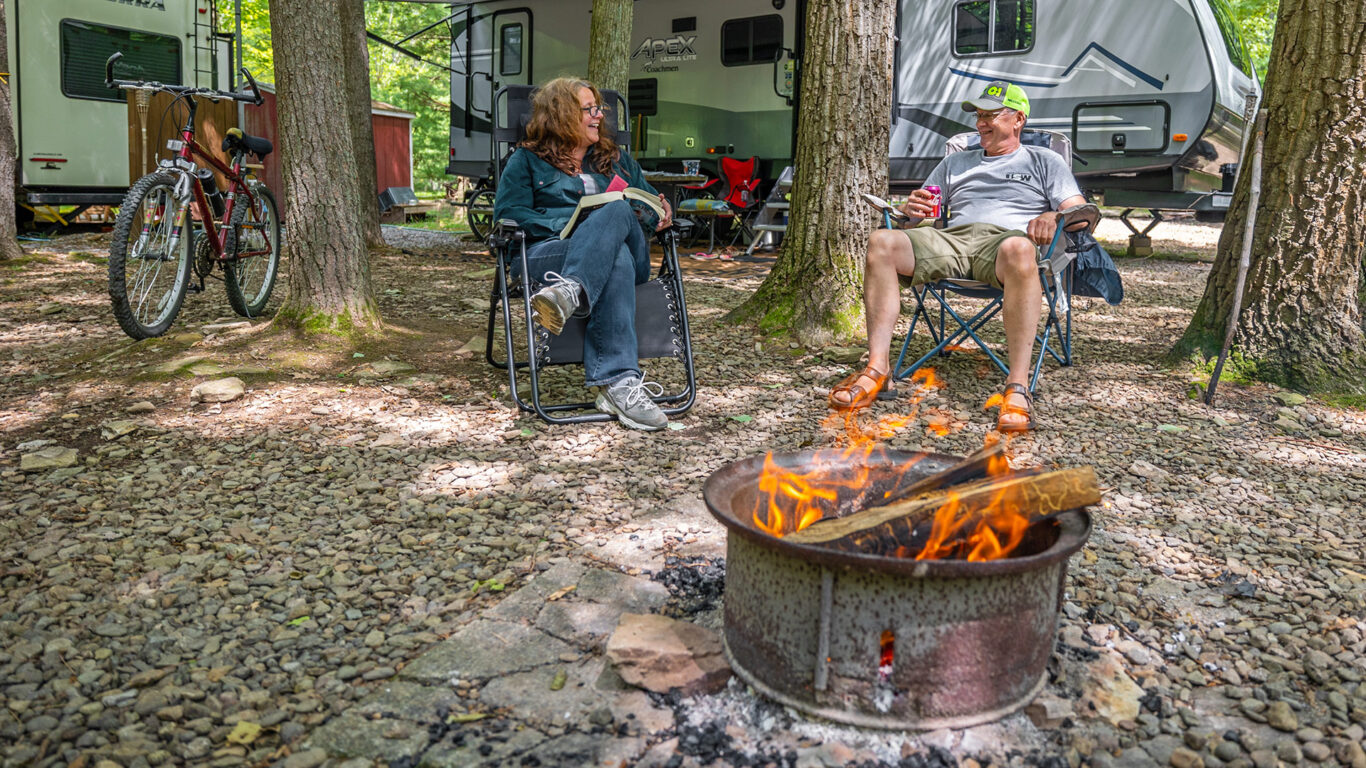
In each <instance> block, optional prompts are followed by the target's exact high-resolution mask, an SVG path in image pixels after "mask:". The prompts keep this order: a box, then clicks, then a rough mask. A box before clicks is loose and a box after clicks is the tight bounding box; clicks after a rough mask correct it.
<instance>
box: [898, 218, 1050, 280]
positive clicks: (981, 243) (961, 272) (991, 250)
mask: <svg viewBox="0 0 1366 768" xmlns="http://www.w3.org/2000/svg"><path fill="white" fill-rule="evenodd" d="M902 231H903V232H905V233H906V237H909V238H910V239H911V248H912V250H914V252H915V274H913V275H902V276H901V284H902V285H903V286H911V285H924V284H925V283H932V282H934V281H935V280H940V279H942V278H945V277H958V278H971V279H973V280H976V281H978V282H982V283H987V284H989V285H992V286H995V287H997V288H1002V287H1003V286H1002V285H1001V278H999V277H997V276H996V251H997V249H999V248H1000V247H1001V243H1002V242H1003V241H1005V240H1006V239H1007V238H1011V237H1028V235H1026V234H1025V233H1024V232H1021V231H1020V230H1018V229H1006V228H1004V227H998V226H996V225H995V224H960V225H958V226H956V227H949V228H948V229H934V228H933V227H915V228H914V229H905V230H902Z"/></svg>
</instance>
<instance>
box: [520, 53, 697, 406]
mask: <svg viewBox="0 0 1366 768" xmlns="http://www.w3.org/2000/svg"><path fill="white" fill-rule="evenodd" d="M603 112H604V107H603V104H602V94H601V93H599V92H598V89H597V88H595V87H593V85H592V84H590V83H587V82H584V81H582V80H577V79H574V78H566V77H562V78H558V79H555V80H551V81H550V82H548V83H546V84H545V85H543V86H541V87H540V88H539V89H537V90H536V92H535V93H534V94H533V95H532V98H531V117H530V120H529V121H528V122H527V126H526V140H525V141H523V142H522V143H521V145H520V146H519V147H518V148H517V150H516V151H515V152H514V153H513V154H512V157H511V158H510V159H509V160H508V162H507V167H506V168H504V170H503V175H502V177H501V178H500V179H499V181H498V199H497V202H496V203H495V205H494V209H493V217H494V221H499V220H502V219H505V218H506V219H513V220H515V221H516V222H517V223H518V224H519V225H520V226H521V227H522V229H523V230H524V231H525V232H526V236H527V243H528V248H527V260H528V263H529V264H530V269H531V273H532V276H533V277H534V278H537V279H539V280H540V281H541V282H543V283H546V286H545V287H544V288H542V289H541V290H539V291H537V292H536V294H535V295H533V296H532V297H531V308H532V312H533V314H534V318H535V321H536V322H537V323H538V324H540V325H541V326H543V327H544V328H545V329H546V330H548V331H550V332H551V333H553V334H557V335H558V334H559V333H560V331H561V330H563V329H564V324H565V321H566V320H567V319H568V318H570V317H571V316H587V317H588V328H587V332H586V333H585V334H584V341H583V347H584V349H583V361H584V368H585V378H586V380H587V384H588V386H590V387H597V388H598V397H597V407H598V409H599V410H601V411H604V412H606V413H610V414H613V415H615V416H616V417H617V419H618V420H619V421H621V423H623V424H625V425H626V426H628V427H633V428H635V429H644V430H651V431H653V430H658V429H663V428H664V427H666V426H667V425H668V423H669V420H668V417H666V416H665V415H664V412H663V411H662V410H661V409H660V407H659V406H658V405H656V404H655V402H654V401H653V400H652V399H651V393H652V392H653V393H654V395H655V396H658V395H659V394H660V393H662V391H663V390H662V389H661V388H660V387H659V385H658V384H655V383H654V382H646V381H644V378H643V376H642V374H641V371H640V360H639V358H638V357H637V354H636V328H635V320H636V286H637V285H639V284H641V283H644V282H645V281H647V280H649V279H650V244H649V241H648V240H647V239H646V233H645V231H644V229H642V227H643V226H646V225H643V224H642V222H641V220H640V219H638V218H637V216H636V214H635V211H634V209H632V208H631V205H630V204H629V203H627V202H625V201H624V200H618V201H616V202H613V203H609V204H607V205H604V206H602V207H601V208H598V209H596V210H594V211H593V212H592V213H591V214H590V215H589V216H588V218H586V219H584V220H583V223H581V224H579V226H578V227H577V228H576V229H575V230H574V232H573V234H571V235H570V236H569V239H567V240H561V239H559V233H560V231H561V230H562V229H563V228H564V227H565V225H566V224H568V223H569V218H570V215H571V214H573V212H574V209H575V207H576V206H577V205H578V202H579V198H581V197H583V196H584V195H592V194H597V193H599V192H605V191H607V190H608V189H609V188H611V189H616V188H620V187H624V186H632V187H637V188H639V189H643V190H647V191H649V192H651V193H654V194H659V193H658V192H657V191H656V190H655V189H654V187H651V186H650V184H649V183H648V182H647V181H645V177H644V176H643V175H642V173H641V170H640V166H639V165H637V164H636V162H635V161H634V160H632V159H631V158H630V156H628V155H626V154H624V153H622V151H621V150H620V149H619V148H618V147H617V145H616V143H615V142H614V141H613V140H612V137H611V136H610V135H608V132H607V131H604V130H602V128H603V125H602V124H603ZM618 179H619V180H618ZM659 200H660V203H661V205H662V206H663V208H664V211H665V215H664V218H663V219H662V220H660V221H659V222H658V223H657V225H655V226H654V229H655V230H656V231H658V230H661V229H664V228H665V227H668V226H669V225H670V224H671V223H672V222H671V216H672V212H671V211H670V210H669V204H668V202H667V201H666V200H665V199H664V196H663V195H660V196H659Z"/></svg>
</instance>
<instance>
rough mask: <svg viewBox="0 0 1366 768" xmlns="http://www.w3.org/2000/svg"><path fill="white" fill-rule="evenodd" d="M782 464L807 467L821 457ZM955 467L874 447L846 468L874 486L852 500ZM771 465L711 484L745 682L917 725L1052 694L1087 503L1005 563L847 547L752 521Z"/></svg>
mask: <svg viewBox="0 0 1366 768" xmlns="http://www.w3.org/2000/svg"><path fill="white" fill-rule="evenodd" d="M823 456H828V453H823ZM772 460H773V461H774V462H776V463H778V464H779V465H780V466H783V467H785V468H790V469H794V470H799V469H802V468H805V467H810V466H813V465H814V463H815V462H816V460H817V452H816V451H802V452H796V453H786V454H776V453H775V454H773V456H772ZM955 461H956V459H955V457H952V456H946V455H942V454H911V453H904V452H898V451H879V452H875V453H874V454H873V455H872V456H870V457H868V458H867V459H862V458H860V460H859V463H858V464H857V465H855V464H850V466H849V467H848V471H849V473H850V475H851V476H852V475H855V474H862V473H863V472H864V471H865V470H866V471H867V480H866V486H865V487H864V488H863V489H862V490H861V491H850V494H851V495H859V494H860V493H862V494H864V495H867V494H880V493H881V492H882V491H883V490H885V489H887V488H890V487H892V486H893V485H894V484H895V483H897V482H898V480H899V479H900V480H901V481H902V482H904V481H906V480H915V479H918V478H921V477H926V476H928V475H930V474H933V473H935V472H938V471H940V470H942V469H945V468H947V467H949V466H951V465H952V464H954V462H955ZM763 463H764V457H763V456H755V457H751V458H748V459H743V460H741V461H737V462H734V463H732V464H728V465H726V466H725V467H722V468H721V469H719V470H717V471H716V472H715V473H714V474H712V476H711V477H709V478H708V479H707V482H706V484H705V486H704V487H703V491H702V495H703V498H704V500H705V501H706V504H707V509H708V510H710V511H711V513H712V515H713V516H715V517H716V519H717V520H719V521H721V523H722V524H723V525H725V526H726V528H727V529H728V535H727V542H726V555H727V557H726V593H725V637H724V643H725V651H726V656H727V658H728V659H729V660H730V663H731V666H732V667H733V668H734V670H735V672H736V674H738V675H739V676H740V677H741V679H743V680H744V681H745V682H746V683H748V684H749V685H751V686H753V687H754V688H755V690H757V691H758V692H759V693H761V694H762V695H764V696H766V697H768V698H770V699H773V700H775V701H778V702H780V703H782V704H785V705H787V706H791V707H793V708H795V709H798V710H800V711H802V712H806V713H808V714H811V715H815V716H818V717H822V718H826V719H829V720H833V721H836V722H842V723H848V724H851V725H857V726H862V727H873V728H894V729H911V730H934V729H937V728H966V727H969V726H972V725H978V724H981V723H985V722H990V721H992V720H997V719H999V718H1002V717H1004V716H1006V715H1008V714H1010V713H1011V712H1014V711H1015V710H1017V709H1019V708H1021V707H1023V706H1024V705H1025V704H1027V703H1029V701H1030V700H1031V699H1033V698H1034V696H1035V695H1036V694H1037V693H1038V692H1039V690H1040V689H1042V687H1043V685H1044V683H1045V681H1046V675H1047V671H1046V666H1047V663H1048V658H1049V655H1050V654H1051V653H1052V650H1053V645H1054V637H1055V634H1056V631H1057V624H1058V612H1059V609H1060V606H1061V603H1062V594H1063V586H1064V583H1065V581H1066V575H1067V560H1068V558H1069V557H1070V556H1071V555H1072V554H1073V553H1075V552H1076V551H1077V550H1078V549H1080V548H1081V547H1082V545H1083V544H1085V542H1086V539H1087V537H1088V536H1090V533H1091V517H1090V515H1089V513H1087V511H1086V510H1085V509H1078V510H1070V511H1067V512H1063V513H1061V514H1058V515H1056V516H1052V517H1050V518H1048V519H1047V520H1045V521H1041V522H1039V523H1037V524H1035V525H1033V526H1031V528H1030V530H1029V532H1028V534H1027V535H1026V541H1025V543H1024V545H1023V546H1022V547H1021V550H1020V554H1019V555H1017V556H1014V557H1010V558H1007V559H1004V560H994V561H987V562H967V561H962V560H929V561H917V560H910V559H903V558H895V557H886V556H881V555H869V554H859V553H850V552H843V551H838V550H833V549H827V548H824V547H821V546H819V545H809V544H798V543H794V542H789V541H785V540H784V539H781V538H777V537H774V536H770V535H769V534H767V533H765V532H763V531H760V530H758V529H756V528H755V527H754V523H753V522H752V515H753V511H754V509H755V502H756V500H757V497H758V494H759V491H758V479H759V476H760V473H761V472H762V468H763ZM908 464H909V465H910V466H909V468H908V467H907V465H908ZM845 501H848V500H847V499H843V498H842V499H841V502H845Z"/></svg>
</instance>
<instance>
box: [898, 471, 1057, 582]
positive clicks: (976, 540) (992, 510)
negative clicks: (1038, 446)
mask: <svg viewBox="0 0 1366 768" xmlns="http://www.w3.org/2000/svg"><path fill="white" fill-rule="evenodd" d="M1008 474H1010V462H1009V461H1008V460H1007V459H1006V457H1005V456H1004V455H1001V456H994V457H992V459H991V461H990V462H988V464H987V477H988V478H994V477H1003V476H1005V475H1008ZM1029 522H1030V519H1029V515H1028V514H1027V512H1026V511H1025V510H1024V509H1022V506H1021V504H1020V503H1019V500H1018V499H1017V498H1015V494H1013V493H1009V492H1007V491H1000V492H998V493H997V494H996V495H994V496H993V497H992V498H991V501H990V502H988V503H987V505H986V506H985V507H982V508H980V509H971V508H968V507H967V506H966V505H964V504H963V503H962V500H961V499H960V498H959V496H958V494H956V493H950V494H949V499H948V501H946V502H944V505H943V506H941V507H940V508H939V509H937V510H935V513H934V517H933V518H932V519H931V523H930V538H929V541H927V542H925V546H924V547H922V548H921V549H920V552H919V553H917V554H916V556H915V559H916V560H943V559H948V558H954V559H959V560H969V561H981V560H999V559H1001V558H1004V557H1009V556H1010V553H1011V552H1013V551H1014V550H1015V548H1016V547H1018V546H1020V543H1021V542H1022V541H1024V535H1025V531H1026V530H1028V529H1029Z"/></svg>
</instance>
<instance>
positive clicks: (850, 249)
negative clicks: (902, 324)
mask: <svg viewBox="0 0 1366 768" xmlns="http://www.w3.org/2000/svg"><path fill="white" fill-rule="evenodd" d="M895 15H896V3H889V2H886V0H812V2H811V4H810V7H809V12H808V15H807V20H806V51H805V53H804V55H803V56H802V79H801V94H800V96H801V106H800V108H799V110H798V115H797V152H796V157H795V158H794V161H795V163H796V169H797V173H796V178H795V179H794V186H793V188H792V208H791V218H790V220H789V223H788V228H787V235H786V237H785V238H784V240H783V250H782V254H781V255H780V256H779V257H778V261H777V262H776V263H775V264H774V265H773V269H772V271H771V272H770V273H769V276H768V279H766V280H765V281H764V283H763V285H761V286H759V290H758V291H757V292H755V294H754V296H752V297H751V298H750V299H749V301H747V302H745V303H744V304H743V305H741V306H740V307H738V308H737V309H736V310H735V311H734V312H732V313H731V316H730V317H731V319H732V320H737V321H748V320H756V319H757V320H758V323H759V327H760V329H761V330H764V331H769V332H774V331H788V332H791V333H793V334H794V335H796V337H797V338H798V339H799V340H801V341H802V342H803V343H805V344H807V345H810V346H817V345H824V344H827V343H830V342H832V341H850V340H852V339H854V338H855V337H857V336H860V335H862V333H863V330H864V317H863V265H864V258H865V255H866V253H867V245H868V233H869V232H870V231H871V229H872V227H873V221H874V216H873V213H874V211H873V209H872V208H871V207H869V206H868V205H867V204H866V203H864V202H863V201H862V199H861V198H860V194H861V193H863V192H874V193H877V194H883V193H885V192H886V191H887V146H888V142H889V140H890V130H891V128H890V120H889V117H888V116H889V115H890V113H891V105H892V41H893V24H894V20H895Z"/></svg>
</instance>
